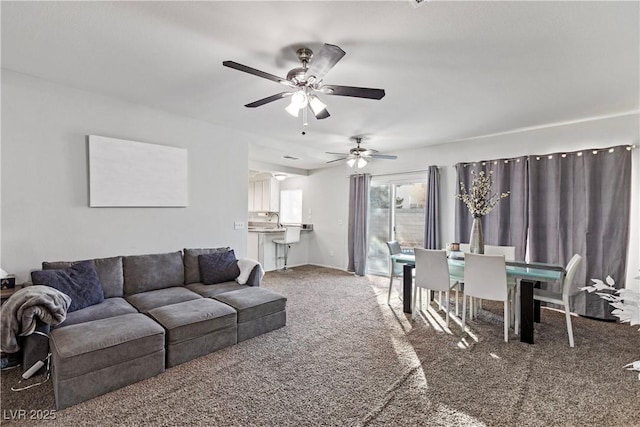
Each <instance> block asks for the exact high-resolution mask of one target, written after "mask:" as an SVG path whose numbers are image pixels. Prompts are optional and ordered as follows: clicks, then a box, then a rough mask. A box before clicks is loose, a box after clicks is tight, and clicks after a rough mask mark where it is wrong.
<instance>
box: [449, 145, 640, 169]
mask: <svg viewBox="0 0 640 427" xmlns="http://www.w3.org/2000/svg"><path fill="white" fill-rule="evenodd" d="M618 147H626V149H627V151H631V150H633V149H635V148H636V146H635V145H633V144H628V145H624V144H623V145H613V146H610V147H603V148H584V149H582V150H576V151H559V152H556V153H550V154H549V153H547V154H523V155H521V156H516V157H505V158H501V159H492V160H477V161H473V162H460V163H458V164H462V165H464V166H468V165H475V164H476V163H480V164H482V165H484V164H485V163H494V164H496V163H497V162H498V161H503V162H505V163H508V162H510V161H513V160H516V161H518V162H519V161H520V159H521V158H523V157H524V160H525V161H529V158H535V159H536V160H540V159H541V158H542V157H548V158H551V157H550V156H553V155H557V154H559V155H560V156H562V157H567V156H568V155H578V156H581V155H582V153H583V152H584V151H593V152H594V154H596V153H597V152H600V151H609V152H612V151H613V149H614V148H618ZM453 167H456V165H453Z"/></svg>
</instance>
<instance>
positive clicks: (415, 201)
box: [367, 174, 427, 274]
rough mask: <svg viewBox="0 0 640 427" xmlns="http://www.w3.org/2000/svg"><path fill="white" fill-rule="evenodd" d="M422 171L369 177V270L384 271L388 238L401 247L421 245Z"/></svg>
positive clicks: (386, 262) (423, 201)
mask: <svg viewBox="0 0 640 427" xmlns="http://www.w3.org/2000/svg"><path fill="white" fill-rule="evenodd" d="M426 196H427V194H426V174H411V175H409V174H407V175H389V176H380V177H373V179H372V180H371V189H370V193H369V250H368V259H367V266H368V271H369V273H371V274H388V272H389V249H388V248H387V243H386V242H388V241H391V240H397V241H398V243H400V246H401V247H402V248H403V249H413V248H414V247H424V209H425V204H426Z"/></svg>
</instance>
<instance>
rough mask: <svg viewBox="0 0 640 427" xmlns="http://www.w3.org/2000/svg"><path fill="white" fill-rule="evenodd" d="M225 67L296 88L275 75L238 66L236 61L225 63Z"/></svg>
mask: <svg viewBox="0 0 640 427" xmlns="http://www.w3.org/2000/svg"><path fill="white" fill-rule="evenodd" d="M222 65H224V66H225V67H229V68H233V69H234V70H238V71H244V72H245V73H249V74H253V75H254V76H258V77H262V78H263V79H267V80H272V81H274V82H277V83H280V84H283V85H285V86H289V87H295V86H296V85H295V84H293V83H292V82H290V81H289V80H287V79H285V78H283V77H278V76H274V75H273V74H269V73H265V72H264V71H260V70H256V69H255V68H251V67H247V66H246V65H242V64H238V63H237V62H234V61H224V62H223V63H222Z"/></svg>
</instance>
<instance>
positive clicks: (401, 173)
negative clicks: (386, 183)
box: [371, 166, 445, 177]
mask: <svg viewBox="0 0 640 427" xmlns="http://www.w3.org/2000/svg"><path fill="white" fill-rule="evenodd" d="M436 167H437V168H438V169H442V168H444V167H445V166H436ZM418 172H429V169H416V170H412V171H405V172H392V173H380V174H375V175H373V174H372V175H371V176H372V177H374V176H392V175H407V174H410V173H418Z"/></svg>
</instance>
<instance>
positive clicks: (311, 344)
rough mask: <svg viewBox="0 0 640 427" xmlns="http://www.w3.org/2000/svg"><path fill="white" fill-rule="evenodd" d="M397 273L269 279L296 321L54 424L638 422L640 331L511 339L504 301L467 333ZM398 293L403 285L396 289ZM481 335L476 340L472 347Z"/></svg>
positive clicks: (13, 405) (8, 376) (602, 328)
mask: <svg viewBox="0 0 640 427" xmlns="http://www.w3.org/2000/svg"><path fill="white" fill-rule="evenodd" d="M387 284H388V279H385V278H381V277H368V278H359V277H354V276H352V275H349V274H347V273H345V272H342V271H338V270H331V269H325V268H319V267H298V268H295V269H293V270H291V271H290V272H288V273H280V272H273V273H268V274H267V275H266V276H265V279H264V286H265V287H267V288H270V289H274V290H276V291H279V292H281V293H283V294H285V295H286V296H287V297H288V307H287V313H288V322H287V323H288V325H287V326H286V327H285V328H282V329H279V330H277V331H274V332H271V333H268V334H266V335H263V336H260V337H257V338H254V339H251V340H249V341H245V342H243V343H240V344H238V345H236V346H233V347H231V348H227V349H224V350H221V351H218V352H216V353H213V354H210V355H208V356H205V357H202V358H199V359H196V360H193V361H191V362H188V363H185V364H183V365H180V366H177V367H175V368H172V369H169V370H167V371H166V372H165V373H164V374H161V375H159V376H157V377H154V378H151V379H148V380H146V381H143V382H140V383H137V384H133V385H131V386H129V387H126V388H123V389H121V390H118V391H115V392H112V393H109V394H107V395H104V396H100V397H98V398H96V399H93V400H91V401H88V402H85V403H82V404H80V405H76V406H74V407H71V408H68V409H66V410H63V411H59V412H57V413H56V420H55V421H45V422H42V424H45V425H64V426H69V425H88V426H95V425H119V426H138V425H154V426H156V425H158V426H162V425H166V426H173V425H211V426H226V425H234V426H299V425H306V426H311V425H335V426H349V425H369V426H378V425H380V426H382V425H385V426H387V425H388V426H404V425H425V426H437V425H447V426H450V425H455V426H457V425H468V426H482V425H487V426H500V425H504V426H549V425H563V426H568V425H571V426H634V425H637V426H640V381H638V379H637V374H636V373H633V372H630V371H625V370H623V369H622V368H621V367H622V366H623V365H624V364H626V363H629V362H632V361H634V360H638V359H640V333H638V330H637V329H638V328H637V327H635V328H634V327H630V326H628V325H621V324H615V323H609V322H601V321H596V320H590V319H585V318H579V317H576V318H574V334H575V340H576V348H574V349H571V348H569V346H568V341H567V337H566V329H565V323H564V316H563V314H561V313H558V312H555V311H552V310H543V313H542V323H540V324H538V325H536V344H535V345H528V344H523V343H520V342H519V340H518V338H517V337H516V336H515V335H513V332H512V334H511V336H510V341H509V342H508V343H505V342H503V340H502V318H501V317H500V314H501V310H502V307H501V305H498V304H490V303H485V306H484V308H485V309H484V310H483V311H481V313H480V316H479V317H478V319H476V320H475V321H471V322H470V323H469V326H470V328H471V332H472V334H473V336H470V335H467V334H462V332H461V331H460V327H459V326H458V325H457V324H455V322H452V323H451V326H450V332H447V331H446V330H445V329H444V328H443V327H442V326H443V319H444V316H443V313H439V315H438V316H435V317H434V316H433V315H432V310H425V311H424V312H423V314H421V316H420V317H419V318H418V319H416V320H415V321H412V320H411V318H410V317H407V316H406V315H405V314H404V313H402V306H401V302H400V300H399V299H398V294H397V293H395V292H394V294H393V296H392V306H391V307H389V306H388V305H387V304H386V298H387V297H386V292H387ZM398 285H399V283H398ZM474 337H475V339H474ZM18 375H19V372H17V371H8V372H3V373H2V397H1V402H2V414H3V420H2V423H3V424H5V423H10V421H8V420H7V418H10V416H9V412H8V411H9V410H15V409H27V410H28V409H47V408H53V407H54V406H53V393H52V388H51V385H50V384H47V385H45V386H41V387H38V388H35V389H32V390H28V391H25V392H21V393H14V392H11V391H9V388H10V386H11V385H12V384H14V383H15V381H17V379H18Z"/></svg>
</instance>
